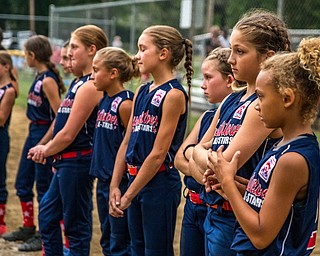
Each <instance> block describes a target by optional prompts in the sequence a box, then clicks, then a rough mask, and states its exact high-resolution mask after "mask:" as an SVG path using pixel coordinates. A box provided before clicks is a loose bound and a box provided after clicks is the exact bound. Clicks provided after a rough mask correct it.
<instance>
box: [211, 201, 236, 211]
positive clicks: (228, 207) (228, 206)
mask: <svg viewBox="0 0 320 256" xmlns="http://www.w3.org/2000/svg"><path fill="white" fill-rule="evenodd" d="M206 205H207V206H209V207H210V208H213V209H218V207H219V206H221V207H222V209H223V210H225V211H233V210H232V207H231V204H230V203H229V202H228V201H224V202H223V204H222V205H221V204H214V205H210V204H206Z"/></svg>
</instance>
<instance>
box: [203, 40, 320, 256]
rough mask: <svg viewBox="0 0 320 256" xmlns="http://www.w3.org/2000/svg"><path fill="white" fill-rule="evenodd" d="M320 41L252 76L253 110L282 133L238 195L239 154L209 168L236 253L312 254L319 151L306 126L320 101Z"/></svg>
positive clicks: (304, 42)
mask: <svg viewBox="0 0 320 256" xmlns="http://www.w3.org/2000/svg"><path fill="white" fill-rule="evenodd" d="M319 50H320V38H309V39H304V40H302V41H301V43H300V45H299V47H298V50H297V52H295V53H286V54H279V55H276V56H274V57H272V58H270V59H268V60H266V61H265V62H264V63H263V65H262V69H261V71H260V73H259V75H258V77H257V85H256V93H257V95H258V98H259V100H258V102H257V104H256V105H255V109H256V110H257V111H258V113H259V118H260V119H261V120H262V122H263V123H264V125H265V126H266V127H268V128H277V127H280V128H281V130H282V132H283V138H282V140H281V141H280V142H279V143H277V144H276V145H275V146H274V147H273V148H272V149H271V150H270V151H268V153H267V154H266V155H265V156H264V158H263V159H262V160H261V161H260V162H259V164H258V166H257V167H256V169H255V170H254V172H253V173H252V175H251V178H250V181H249V183H248V186H247V189H246V191H245V194H244V196H242V195H241V194H240V193H239V191H238V189H237V187H236V185H235V182H234V178H233V177H234V174H235V173H236V171H237V165H238V163H237V162H238V159H239V156H240V155H241V151H239V152H236V153H235V155H234V157H233V158H232V160H231V161H230V162H229V161H228V160H226V159H225V158H224V157H223V154H222V148H221V147H220V148H219V149H218V152H217V160H215V157H213V156H212V155H210V154H209V161H210V162H209V166H210V167H211V168H212V170H214V172H215V173H216V175H217V178H218V180H219V182H220V183H221V186H222V189H223V190H224V192H225V194H226V196H227V197H228V199H229V202H230V204H231V206H232V208H233V211H234V213H235V215H236V217H237V221H238V223H239V224H240V226H239V225H238V228H237V230H236V232H235V236H234V239H233V244H232V247H231V248H232V249H233V250H235V251H236V252H237V255H310V254H311V253H312V251H313V249H314V247H315V242H316V234H317V228H318V213H319V205H318V202H319V172H320V171H319V165H320V156H319V145H318V142H317V138H316V136H315V134H314V133H313V131H312V128H311V124H312V121H313V120H314V118H315V116H316V113H317V103H318V101H319V95H320V73H319V70H320V66H319V63H320V59H319Z"/></svg>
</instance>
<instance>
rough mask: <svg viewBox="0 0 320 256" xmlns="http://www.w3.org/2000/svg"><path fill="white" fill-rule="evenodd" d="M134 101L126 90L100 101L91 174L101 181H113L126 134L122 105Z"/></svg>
mask: <svg viewBox="0 0 320 256" xmlns="http://www.w3.org/2000/svg"><path fill="white" fill-rule="evenodd" d="M132 99H133V93H132V92H130V91H128V90H125V91H122V92H119V93H117V94H116V95H114V96H112V97H109V96H108V94H105V96H104V97H103V99H102V100H101V101H100V106H99V110H98V115H97V120H96V128H95V131H94V140H93V153H92V161H91V168H90V174H91V175H92V176H94V177H97V178H98V179H99V180H101V181H104V182H106V181H107V180H111V177H112V173H113V168H114V162H115V160H116V156H117V152H118V149H119V147H120V145H121V143H122V140H123V137H124V134H125V127H124V125H123V123H122V122H121V117H120V112H119V109H120V105H121V104H122V102H124V101H125V100H131V101H132Z"/></svg>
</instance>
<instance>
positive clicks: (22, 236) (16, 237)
mask: <svg viewBox="0 0 320 256" xmlns="http://www.w3.org/2000/svg"><path fill="white" fill-rule="evenodd" d="M35 233H36V227H35V226H33V227H19V229H18V230H16V231H13V232H11V233H4V234H3V235H2V238H3V239H4V240H7V241H27V240H28V239H30V238H31V237H33V236H34V234H35Z"/></svg>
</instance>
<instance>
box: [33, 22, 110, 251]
mask: <svg viewBox="0 0 320 256" xmlns="http://www.w3.org/2000/svg"><path fill="white" fill-rule="evenodd" d="M107 44H108V39H107V36H106V35H105V33H104V32H103V30H102V29H100V28H98V27H97V26H94V25H86V26H82V27H79V28H77V29H76V30H75V31H73V32H72V34H71V38H70V44H69V50H68V55H69V57H70V58H71V61H72V68H74V69H75V70H79V69H82V77H80V78H78V79H76V80H75V81H74V82H73V83H72V84H71V86H70V88H69V90H68V92H67V94H66V96H65V99H64V100H63V102H62V103H61V105H60V107H59V110H58V114H57V117H56V121H55V126H54V132H53V138H52V139H51V140H50V141H49V142H48V143H47V144H46V145H41V146H37V147H34V148H32V149H31V150H30V151H29V158H32V159H33V160H34V161H36V162H41V163H43V162H45V160H46V158H47V157H49V156H53V158H54V160H55V162H54V168H55V173H54V176H53V179H52V182H51V184H50V187H49V190H48V192H47V193H46V194H45V196H44V198H43V199H42V201H41V203H40V210H39V226H40V233H41V237H42V241H43V244H44V250H45V255H46V256H59V255H63V254H62V253H63V243H62V237H61V228H60V224H59V222H60V220H62V219H63V220H64V226H65V235H66V236H67V238H68V240H69V249H70V254H71V255H89V253H90V240H91V235H92V188H93V178H92V176H91V175H90V174H89V171H90V164H91V155H92V142H93V132H94V127H95V122H96V118H97V110H98V105H99V102H100V100H101V98H102V96H103V95H102V92H98V91H97V90H96V89H95V87H94V85H93V81H92V79H91V78H90V77H91V73H92V61H93V58H94V56H95V54H96V52H97V51H98V50H99V49H101V48H103V47H106V46H107Z"/></svg>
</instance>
